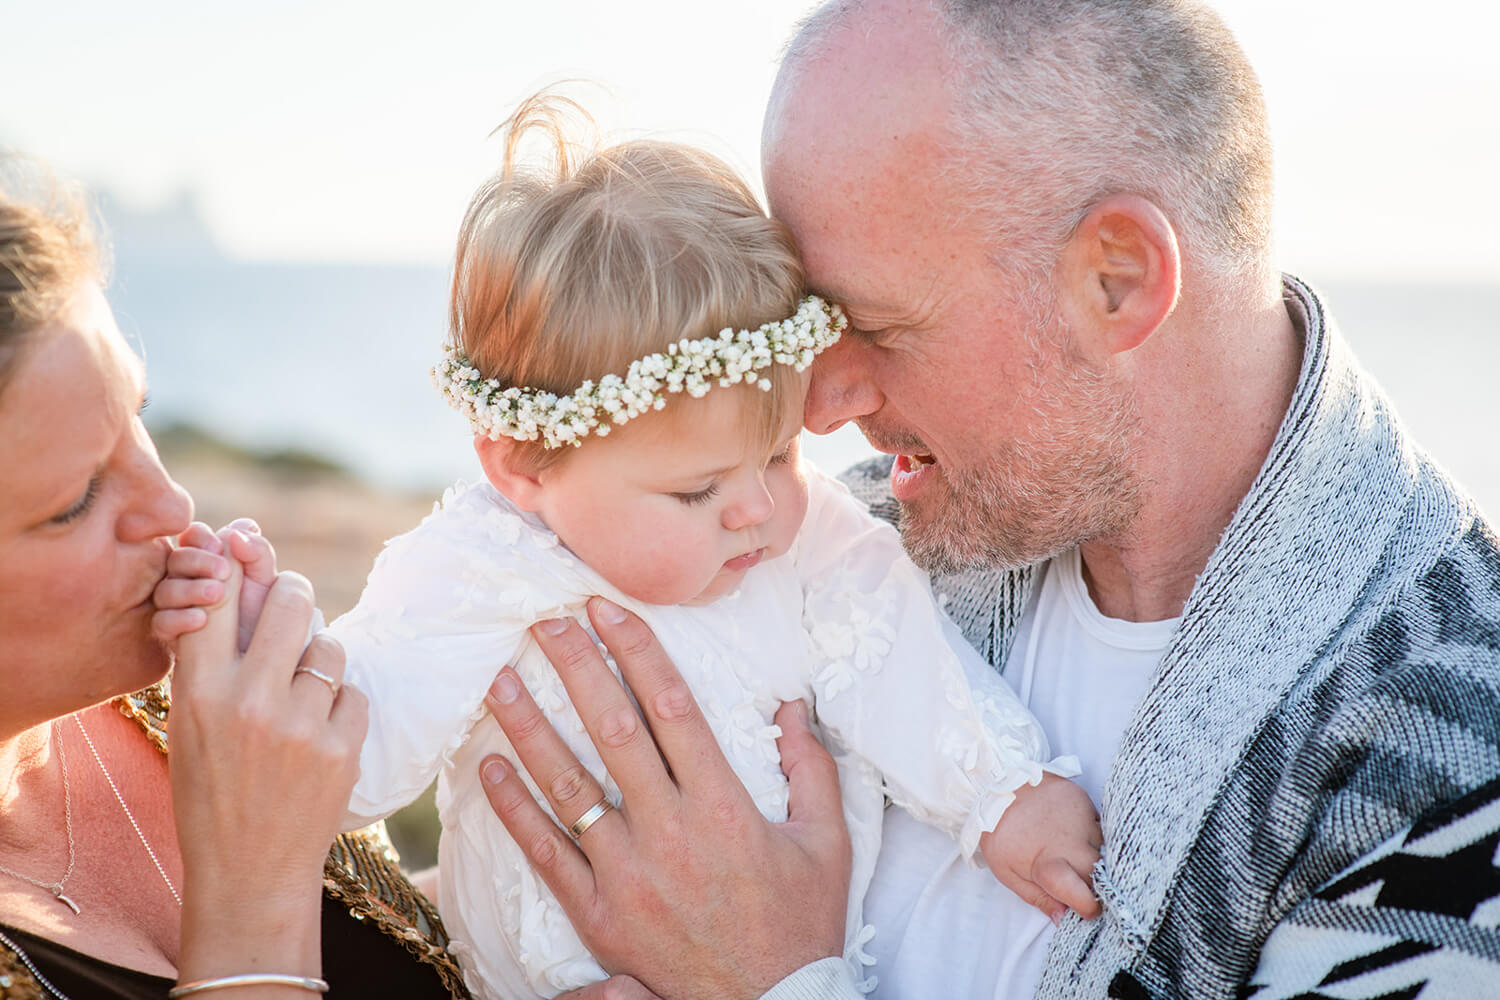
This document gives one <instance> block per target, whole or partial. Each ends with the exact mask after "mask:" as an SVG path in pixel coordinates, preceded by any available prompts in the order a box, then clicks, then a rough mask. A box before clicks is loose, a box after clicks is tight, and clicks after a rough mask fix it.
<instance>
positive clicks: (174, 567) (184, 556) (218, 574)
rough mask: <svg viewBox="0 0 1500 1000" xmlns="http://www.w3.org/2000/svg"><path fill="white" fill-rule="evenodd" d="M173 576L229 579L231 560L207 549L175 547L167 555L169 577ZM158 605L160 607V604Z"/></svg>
mask: <svg viewBox="0 0 1500 1000" xmlns="http://www.w3.org/2000/svg"><path fill="white" fill-rule="evenodd" d="M216 541H217V540H216ZM173 577H179V578H182V577H186V578H189V579H204V580H227V579H229V560H227V559H225V558H224V557H223V556H221V555H215V554H214V553H212V552H209V551H208V550H207V549H201V548H181V549H173V550H172V553H171V555H169V556H167V578H168V579H172V578H173ZM158 607H160V605H159V604H158Z"/></svg>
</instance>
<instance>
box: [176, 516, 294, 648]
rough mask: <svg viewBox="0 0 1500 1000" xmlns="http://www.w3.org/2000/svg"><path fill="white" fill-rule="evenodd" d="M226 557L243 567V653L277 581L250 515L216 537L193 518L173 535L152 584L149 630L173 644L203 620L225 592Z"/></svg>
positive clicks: (266, 547) (270, 555)
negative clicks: (162, 569) (162, 572)
mask: <svg viewBox="0 0 1500 1000" xmlns="http://www.w3.org/2000/svg"><path fill="white" fill-rule="evenodd" d="M228 558H233V559H236V560H238V561H239V562H240V563H241V564H242V565H243V567H244V571H245V579H244V583H243V584H242V585H241V587H240V606H239V648H240V652H244V651H245V649H246V648H247V647H248V646H249V645H250V637H251V635H253V634H254V633H255V624H256V622H258V621H260V612H261V609H262V608H263V607H264V606H265V603H266V594H268V593H269V592H270V590H271V585H272V584H273V583H275V582H276V552H275V550H274V549H272V548H271V543H270V542H268V541H266V540H265V538H263V537H262V536H261V534H260V526H259V525H257V524H256V523H255V522H254V521H252V520H250V519H249V518H246V517H242V518H240V519H238V520H236V521H231V522H230V523H229V524H228V525H227V526H226V527H224V528H223V529H221V530H220V531H219V533H218V534H217V535H216V534H214V532H213V531H212V530H210V529H209V527H208V525H206V524H201V523H198V522H194V523H193V524H192V526H191V527H189V528H188V530H187V531H184V532H183V533H182V535H181V536H179V538H178V539H177V548H176V549H174V550H173V552H172V554H171V555H170V556H168V557H167V575H166V577H165V578H164V579H163V580H162V581H161V583H159V584H157V585H156V593H155V595H154V601H155V604H156V614H155V615H154V616H153V617H152V619H151V632H152V634H153V635H154V636H155V637H156V638H157V640H158V641H159V642H164V643H168V644H170V643H174V642H176V641H177V640H178V639H179V638H181V637H182V636H184V635H186V634H187V633H189V632H196V631H198V630H199V629H201V628H202V627H203V626H204V625H205V624H207V622H208V613H207V611H206V610H204V609H205V608H208V607H210V606H212V605H213V604H214V603H215V602H216V601H218V600H219V599H220V598H221V597H223V596H224V581H225V580H227V579H228V578H229V563H228V562H227V561H226V559H228Z"/></svg>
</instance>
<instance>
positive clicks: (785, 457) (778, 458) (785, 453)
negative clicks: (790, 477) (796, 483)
mask: <svg viewBox="0 0 1500 1000" xmlns="http://www.w3.org/2000/svg"><path fill="white" fill-rule="evenodd" d="M795 445H796V441H795V439H794V440H792V441H790V442H788V443H787V446H786V447H785V448H783V449H781V450H780V451H778V452H777V453H776V454H774V455H772V456H771V462H770V464H772V465H786V464H787V463H788V462H790V461H791V460H792V452H793V451H795V450H796V449H795Z"/></svg>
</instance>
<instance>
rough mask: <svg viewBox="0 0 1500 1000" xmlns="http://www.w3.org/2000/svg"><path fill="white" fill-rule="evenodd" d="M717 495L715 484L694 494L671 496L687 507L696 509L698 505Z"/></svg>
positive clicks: (674, 494)
mask: <svg viewBox="0 0 1500 1000" xmlns="http://www.w3.org/2000/svg"><path fill="white" fill-rule="evenodd" d="M718 495H719V484H718V483H715V484H713V485H712V486H710V487H708V488H707V489H702V490H698V491H697V492H696V493H673V494H672V496H673V497H675V498H677V499H678V500H680V501H682V502H683V503H685V504H687V505H688V506H689V507H697V506H698V505H699V504H705V503H708V502H709V501H710V500H712V499H713V498H714V497H716V496H718Z"/></svg>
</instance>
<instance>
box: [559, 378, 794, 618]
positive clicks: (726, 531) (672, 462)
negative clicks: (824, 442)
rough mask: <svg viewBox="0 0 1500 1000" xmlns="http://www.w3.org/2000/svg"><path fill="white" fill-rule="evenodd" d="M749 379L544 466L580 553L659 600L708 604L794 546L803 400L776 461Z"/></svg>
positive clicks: (785, 418) (785, 426) (611, 577)
mask: <svg viewBox="0 0 1500 1000" xmlns="http://www.w3.org/2000/svg"><path fill="white" fill-rule="evenodd" d="M758 392H759V390H758V389H753V388H749V387H744V386H737V387H733V388H728V389H724V388H714V389H713V390H711V391H710V392H709V393H708V395H706V396H704V397H703V398H701V399H690V398H683V399H681V400H677V401H675V405H674V406H673V407H672V408H670V409H669V410H668V411H667V412H664V413H659V414H657V413H653V414H648V415H646V416H643V417H641V418H639V420H637V421H634V422H632V423H630V424H627V425H626V426H625V427H623V428H621V429H620V430H619V431H617V432H616V433H614V434H611V435H610V436H608V437H605V438H592V437H591V438H589V439H588V440H587V441H586V442H584V444H583V446H582V447H581V448H579V449H578V451H577V453H576V454H573V455H569V456H568V457H567V458H566V459H564V460H563V461H562V462H560V463H558V464H557V465H555V466H551V467H549V468H548V469H547V470H545V471H544V472H543V473H542V475H541V477H540V478H541V485H542V487H543V489H542V495H541V500H540V504H539V510H538V512H539V513H540V514H541V516H542V519H543V520H545V521H546V522H547V525H548V527H550V528H551V529H552V530H553V531H555V532H557V534H558V537H559V538H561V539H562V541H563V543H564V544H566V545H567V546H568V548H570V549H572V550H573V552H574V554H576V555H577V556H578V557H579V558H581V559H582V560H583V561H584V562H586V563H588V564H589V565H590V566H592V567H593V568H594V569H595V570H596V571H597V572H598V573H599V574H600V575H601V576H603V577H604V578H605V579H606V580H608V581H609V582H610V583H612V584H614V585H615V586H616V587H618V588H619V589H620V590H621V591H623V592H624V593H626V594H628V595H629V596H631V597H633V598H635V599H636V600H638V601H644V602H646V603H648V604H707V603H709V602H711V601H714V600H717V599H718V598H720V597H723V596H724V595H725V594H728V593H730V592H731V591H733V590H734V589H735V588H737V587H738V586H739V584H740V581H741V580H742V579H744V576H745V574H746V573H748V572H749V571H750V569H751V568H753V567H754V566H756V565H757V564H759V563H761V562H763V561H765V560H767V559H775V558H776V557H777V556H780V555H783V554H784V553H785V552H786V551H787V549H789V548H790V547H791V544H792V540H793V539H794V538H795V537H796V535H797V530H798V529H799V528H800V527H801V526H802V518H803V517H804V516H805V515H806V513H807V481H806V479H804V478H803V475H802V471H801V468H800V465H799V462H798V454H797V435H798V432H799V431H800V430H801V426H802V400H801V397H800V396H798V397H797V400H796V402H795V403H793V404H792V405H790V406H789V407H788V408H787V409H788V411H789V412H787V413H784V414H783V415H782V423H781V428H780V430H779V431H778V435H777V440H776V445H775V448H774V450H773V452H772V456H771V459H770V461H769V462H767V461H766V458H765V455H764V453H763V451H762V449H761V448H760V447H759V443H758V442H757V440H756V438H757V437H758V435H757V434H755V433H754V430H755V428H754V426H753V425H750V424H749V423H747V422H748V421H753V420H759V419H761V418H760V416H759V414H758V413H757V412H756V411H755V407H754V404H753V403H747V398H746V394H748V393H758Z"/></svg>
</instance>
